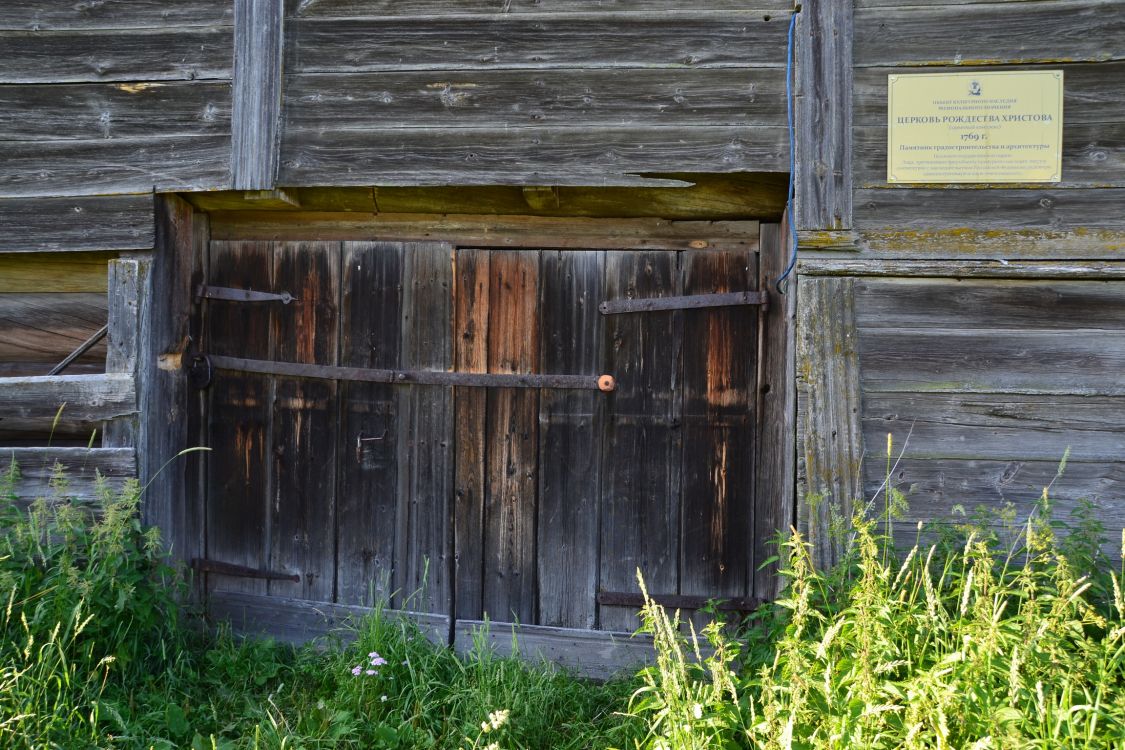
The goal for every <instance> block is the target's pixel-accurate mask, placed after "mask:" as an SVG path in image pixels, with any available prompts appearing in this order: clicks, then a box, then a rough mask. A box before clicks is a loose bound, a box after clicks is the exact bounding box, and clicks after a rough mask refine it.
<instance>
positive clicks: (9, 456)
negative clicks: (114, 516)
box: [0, 448, 137, 504]
mask: <svg viewBox="0 0 1125 750" xmlns="http://www.w3.org/2000/svg"><path fill="white" fill-rule="evenodd" d="M13 462H14V463H15V465H16V466H17V467H18V469H19V477H20V478H19V480H18V481H16V482H15V483H14V486H13V488H12V489H13V491H14V493H15V496H16V497H15V499H16V502H19V503H28V502H31V501H33V500H36V499H37V498H41V497H42V498H46V499H47V500H48V501H64V500H71V501H73V502H76V503H82V504H92V503H95V502H97V501H98V499H99V494H98V485H97V477H98V475H101V476H102V477H104V478H105V480H106V487H108V488H109V489H110V490H111V491H119V490H120V489H121V487H122V486H123V485H124V484H125V480H127V479H133V478H135V477H136V476H137V462H136V457H135V456H134V453H133V449H132V448H0V473H5V472H7V471H8V469H9V467H11V465H12V463H13ZM0 481H2V480H0Z"/></svg>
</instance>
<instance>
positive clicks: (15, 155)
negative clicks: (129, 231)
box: [0, 135, 230, 250]
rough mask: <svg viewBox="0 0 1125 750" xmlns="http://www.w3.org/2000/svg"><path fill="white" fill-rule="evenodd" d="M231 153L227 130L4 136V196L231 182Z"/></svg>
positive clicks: (0, 153)
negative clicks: (41, 138)
mask: <svg viewBox="0 0 1125 750" xmlns="http://www.w3.org/2000/svg"><path fill="white" fill-rule="evenodd" d="M229 153H230V137H229V136H225V135H198V136H190V137H189V136H177V137H172V138H114V139H110V140H104V139H102V140H81V141H79V140H70V141H40V142H25V141H19V142H15V141H0V195H3V196H5V197H36V196H52V195H59V194H60V193H61V194H67V193H69V194H73V195H96V194H104V193H136V192H139V191H145V190H153V189H155V190H156V191H157V192H170V191H174V190H179V191H191V190H208V189H215V188H221V187H227V186H228V185H229V183H230V177H229V173H230V168H229V164H228V161H229ZM140 236H143V235H140ZM150 246H151V245H150ZM101 247H105V246H104V245H102V246H101ZM78 249H82V250H92V249H98V246H93V247H89V246H81V247H80V248H78ZM107 249H108V248H107ZM113 249H125V248H118V247H114V248H113Z"/></svg>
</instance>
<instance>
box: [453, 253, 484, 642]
mask: <svg viewBox="0 0 1125 750" xmlns="http://www.w3.org/2000/svg"><path fill="white" fill-rule="evenodd" d="M456 278H457V288H456V293H455V298H454V306H455V308H456V309H455V313H454V316H455V319H454V348H455V350H456V351H455V354H454V363H455V368H454V369H456V370H457V371H458V372H488V302H489V293H488V292H489V286H490V284H489V279H490V272H489V251H488V250H472V249H459V250H458V251H457V277H456ZM486 401H487V394H486V393H485V390H484V389H483V388H455V389H454V410H455V413H456V416H455V419H454V424H455V425H456V428H455V430H456V432H455V435H454V442H455V445H456V460H455V463H456V466H455V469H454V471H455V480H454V482H455V484H454V503H455V507H454V559H455V560H456V580H457V584H456V592H455V602H456V608H455V614H456V616H457V617H460V618H464V619H469V620H479V619H481V617H483V610H482V601H483V591H484V588H483V587H484V582H483V579H482V576H483V573H484V494H485V476H484V456H485V446H484V436H485V432H486V430H487V423H486V421H485V414H486Z"/></svg>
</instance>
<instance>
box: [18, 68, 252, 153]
mask: <svg viewBox="0 0 1125 750" xmlns="http://www.w3.org/2000/svg"><path fill="white" fill-rule="evenodd" d="M229 132H230V84H229V83H225V82H221V83H220V82H205V81H200V82H192V83H181V82H172V83H112V84H111V83H76V84H55V85H35V84H33V85H19V86H0V140H3V141H55V140H72V139H90V138H145V137H151V136H154V135H161V136H173V135H221V134H225V133H229Z"/></svg>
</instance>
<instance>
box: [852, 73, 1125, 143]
mask: <svg viewBox="0 0 1125 750" xmlns="http://www.w3.org/2000/svg"><path fill="white" fill-rule="evenodd" d="M1050 67H1051V69H1052V70H1061V71H1062V72H1063V81H1064V83H1065V85H1064V86H1063V112H1064V113H1065V119H1064V121H1063V124H1064V127H1065V126H1066V125H1071V124H1076V123H1092V122H1120V121H1121V120H1123V119H1125V101H1122V99H1121V97H1120V96H1119V88H1118V86H1117V84H1116V81H1119V80H1121V77H1122V76H1125V62H1099V63H1074V64H1057V65H1051V66H1050ZM1034 69H1035V67H1034V66H1011V67H1008V66H1005V67H1003V68H1000V69H999V70H1034ZM997 70H998V68H997V67H996V66H994V65H987V66H968V65H965V66H961V65H959V66H957V68H956V70H955V71H954V72H957V73H972V72H987V71H994V72H995V71H997ZM940 72H943V71H942V70H941V69H934V68H933V67H928V66H927V67H919V68H901V67H882V68H857V69H856V71H855V88H854V102H855V105H854V106H855V117H854V119H853V124H854V125H884V126H885V125H886V124H887V76H888V75H891V74H894V75H911V74H915V73H940Z"/></svg>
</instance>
